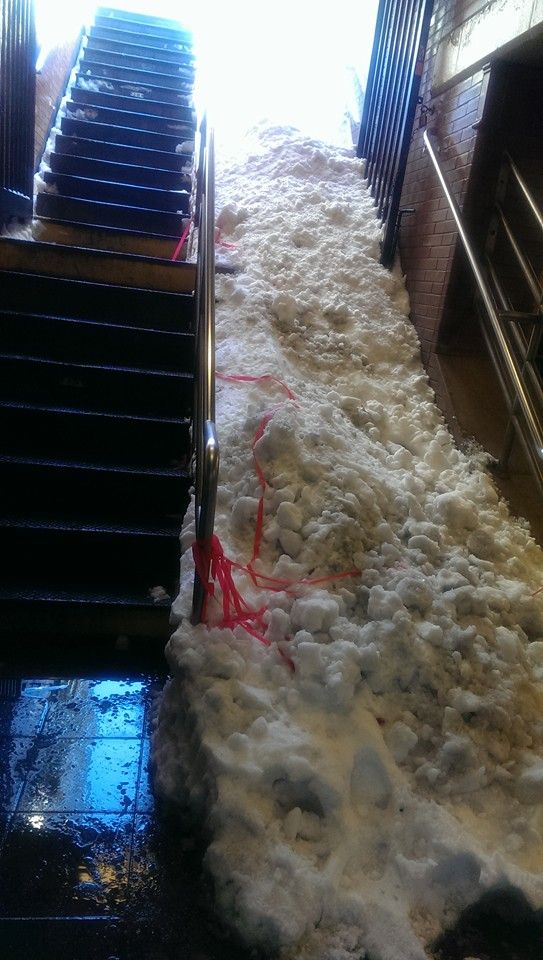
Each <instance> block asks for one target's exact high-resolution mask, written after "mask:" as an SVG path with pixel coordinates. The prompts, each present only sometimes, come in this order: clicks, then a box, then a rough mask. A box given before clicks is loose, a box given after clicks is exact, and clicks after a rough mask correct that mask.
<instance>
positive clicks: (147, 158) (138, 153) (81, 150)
mask: <svg viewBox="0 0 543 960" xmlns="http://www.w3.org/2000/svg"><path fill="white" fill-rule="evenodd" d="M55 152H56V153H62V154H65V155H67V156H71V157H84V158H86V159H88V160H106V161H111V162H112V163H127V164H130V165H134V164H137V163H138V161H139V162H140V163H142V164H144V165H145V167H158V168H160V169H161V170H169V171H172V172H174V171H179V172H182V171H183V170H185V171H187V173H188V171H189V170H190V167H191V164H192V157H191V156H190V155H189V154H187V153H184V154H175V153H165V152H164V151H158V150H146V149H143V148H141V147H140V148H138V147H130V146H126V145H125V146H122V145H120V144H115V143H104V142H102V141H99V140H88V139H85V138H83V137H73V136H63V135H62V134H57V137H56V140H55Z"/></svg>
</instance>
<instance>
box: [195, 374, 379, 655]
mask: <svg viewBox="0 0 543 960" xmlns="http://www.w3.org/2000/svg"><path fill="white" fill-rule="evenodd" d="M217 377H218V378H219V379H221V380H226V381H229V382H238V383H266V382H274V383H276V384H278V385H279V386H280V387H281V389H282V390H283V391H284V392H285V393H286V395H287V397H288V399H289V400H293V401H296V395H295V394H294V393H293V391H292V390H291V389H290V387H288V386H287V385H286V383H283V381H282V380H279V379H278V378H277V377H274V376H273V375H272V374H270V373H266V374H263V375H262V376H258V377H257V376H251V375H249V374H237V375H233V374H232V375H231V374H226V373H217ZM285 403H286V401H285ZM283 405H284V404H279V405H278V406H276V407H274V408H273V409H272V410H268V411H266V413H264V415H263V416H262V419H261V420H260V423H259V424H258V427H257V429H256V431H255V433H254V436H253V440H252V444H251V447H252V451H253V458H254V462H255V470H256V475H257V477H258V482H259V484H260V489H261V494H260V498H259V501H258V509H257V515H256V525H255V535H254V540H253V552H252V556H251V559H250V561H249V563H248V564H247V565H244V564H242V563H237V562H236V561H235V560H230V558H229V557H227V556H226V555H225V553H224V550H223V547H222V544H221V542H220V540H219V538H218V537H217V536H216V535H215V534H214V535H213V537H212V538H211V543H210V544H208V543H207V542H205V541H201V540H195V541H194V543H193V544H192V554H193V557H194V565H195V567H196V570H197V573H198V576H199V577H200V580H201V583H202V585H203V587H204V590H205V594H206V604H205V605H204V611H203V619H204V620H205V617H206V606H207V599H208V598H209V597H214V596H215V583H217V584H218V585H219V587H220V590H221V595H222V619H221V620H220V621H219V622H218V623H217V626H218V627H228V628H230V629H232V630H233V629H234V627H237V626H240V627H243V629H244V630H246V631H247V633H249V634H250V635H251V636H253V637H254V638H255V639H256V640H259V641H260V642H261V643H263V644H265V646H270V642H271V641H270V640H268V639H267V637H266V636H265V633H266V629H267V624H266V621H265V618H264V614H265V613H266V612H267V610H268V607H267V605H264V606H262V607H259V608H258V609H257V610H254V609H251V607H249V606H248V604H247V602H246V600H244V598H243V597H242V596H241V594H240V592H239V590H238V588H237V586H236V584H235V582H234V577H233V571H234V570H238V571H240V572H242V573H244V574H246V575H247V576H248V577H250V579H251V580H252V582H253V583H254V585H255V587H257V588H259V589H263V590H269V591H271V592H275V593H279V592H284V593H287V594H289V595H291V596H292V595H293V593H294V588H296V587H300V586H317V585H319V584H321V583H333V582H334V581H337V580H345V579H347V578H349V577H356V576H358V575H359V574H360V570H356V569H353V570H348V571H346V572H345V573H334V574H329V575H328V576H324V577H302V578H301V579H299V580H287V579H284V578H282V577H270V576H268V575H267V574H265V573H260V572H259V571H257V570H255V568H254V564H255V562H256V560H258V558H259V556H260V548H261V545H262V534H263V528H264V496H265V493H266V489H267V487H268V482H267V480H266V477H265V475H264V471H263V470H262V467H261V465H260V463H259V461H258V458H257V456H256V452H255V448H256V445H257V443H258V441H259V440H260V439H261V437H262V436H263V435H264V431H265V429H266V427H267V425H268V423H269V422H270V420H272V418H273V417H274V416H275V414H276V413H277V411H278V410H279V409H281V407H282V406H283ZM208 570H209V576H208V573H207V571H208ZM280 652H281V655H282V656H283V657H284V659H285V660H286V661H287V663H288V664H289V666H290V667H291V669H294V664H293V662H292V660H291V659H290V657H289V656H288V655H287V654H286V653H285V652H284V651H280Z"/></svg>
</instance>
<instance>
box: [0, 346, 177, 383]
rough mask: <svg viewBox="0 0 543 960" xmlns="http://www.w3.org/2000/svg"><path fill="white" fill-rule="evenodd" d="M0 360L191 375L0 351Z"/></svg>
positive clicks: (154, 375)
mask: <svg viewBox="0 0 543 960" xmlns="http://www.w3.org/2000/svg"><path fill="white" fill-rule="evenodd" d="M0 360H14V361H22V362H25V363H38V364H44V365H50V366H55V367H75V368H76V369H77V370H104V371H108V372H109V373H134V374H137V375H139V376H150V377H169V378H175V379H177V380H187V379H188V380H192V379H193V377H192V373H187V372H185V371H183V370H158V369H155V370H153V369H152V368H147V367H127V366H120V365H118V364H109V363H104V364H102V363H80V362H79V361H74V360H53V359H49V358H47V359H46V358H44V357H35V356H31V355H30V354H20V353H11V352H10V351H6V352H4V351H0Z"/></svg>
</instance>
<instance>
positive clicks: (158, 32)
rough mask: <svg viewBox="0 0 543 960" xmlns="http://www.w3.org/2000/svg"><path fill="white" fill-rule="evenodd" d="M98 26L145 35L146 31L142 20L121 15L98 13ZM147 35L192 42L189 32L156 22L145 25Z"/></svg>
mask: <svg viewBox="0 0 543 960" xmlns="http://www.w3.org/2000/svg"><path fill="white" fill-rule="evenodd" d="M94 23H95V25H96V26H97V27H114V28H115V29H116V30H126V32H127V33H139V35H140V36H143V33H144V31H143V30H142V28H141V21H137V20H132V19H126V20H124V19H121V18H119V17H115V18H112V17H104V16H100V15H97V16H96V17H95V18H94ZM145 37H146V38H147V37H160V38H161V39H164V40H168V41H169V42H170V43H184V44H186V45H188V44H190V42H191V36H190V34H189V33H186V32H183V31H181V30H172V29H171V28H170V27H159V26H155V25H154V24H150V23H148V24H146V25H145Z"/></svg>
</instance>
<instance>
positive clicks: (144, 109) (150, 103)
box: [70, 86, 195, 127]
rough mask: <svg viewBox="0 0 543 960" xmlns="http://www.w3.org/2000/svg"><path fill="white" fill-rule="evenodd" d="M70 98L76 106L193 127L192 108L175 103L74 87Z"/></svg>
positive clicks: (193, 115)
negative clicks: (113, 111) (135, 114)
mask: <svg viewBox="0 0 543 960" xmlns="http://www.w3.org/2000/svg"><path fill="white" fill-rule="evenodd" d="M70 98H71V100H72V101H73V102H74V103H76V104H80V103H81V104H82V103H84V104H86V105H90V106H96V107H108V108H110V109H114V110H126V111H127V112H128V113H130V112H133V113H134V112H135V113H137V114H142V113H143V114H148V115H151V116H157V117H168V118H169V119H171V120H179V121H183V122H184V123H187V124H190V125H191V126H192V127H194V125H195V114H194V110H193V109H192V107H188V106H184V105H183V104H177V103H166V102H165V101H160V100H147V99H138V98H137V97H123V96H120V95H119V94H115V93H111V92H109V91H107V90H88V89H87V90H85V89H83V88H82V87H77V86H74V87H72V89H71V90H70Z"/></svg>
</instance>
